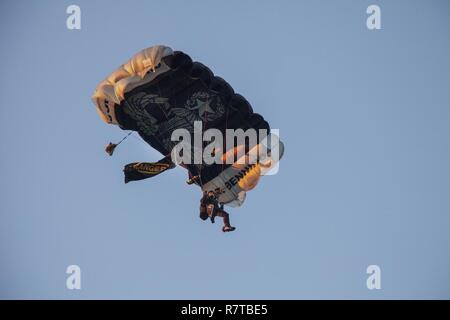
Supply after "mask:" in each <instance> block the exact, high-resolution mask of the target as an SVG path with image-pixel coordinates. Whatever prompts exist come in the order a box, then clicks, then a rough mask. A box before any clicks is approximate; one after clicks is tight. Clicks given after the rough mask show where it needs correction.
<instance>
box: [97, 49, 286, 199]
mask: <svg viewBox="0 0 450 320" xmlns="http://www.w3.org/2000/svg"><path fill="white" fill-rule="evenodd" d="M92 100H93V102H94V104H95V105H96V108H97V111H98V113H99V115H100V117H101V118H102V120H103V121H105V122H106V123H109V124H114V125H118V126H119V127H120V128H121V129H123V130H133V131H136V132H138V134H139V135H140V136H141V137H142V139H143V140H144V141H146V142H147V143H148V144H149V145H150V146H152V147H153V148H154V149H156V150H158V151H159V152H160V153H161V154H162V155H164V156H165V157H169V156H170V154H171V151H172V150H173V148H174V147H175V145H176V144H177V143H178V142H177V141H172V140H171V136H172V133H173V131H174V130H176V129H180V128H183V129H186V130H188V131H189V132H190V133H191V134H193V133H194V122H196V121H201V123H202V126H203V130H205V131H206V130H208V129H217V130H219V131H220V132H223V134H224V136H225V130H226V129H243V130H247V129H250V128H253V129H255V130H257V131H258V130H259V129H265V130H266V132H267V134H268V136H267V137H265V138H266V140H267V139H269V140H271V137H272V135H270V126H269V124H268V123H267V121H265V119H264V118H263V117H262V116H261V115H259V114H257V113H255V112H253V109H252V107H251V105H250V104H249V102H248V101H247V100H246V99H245V98H244V97H243V96H241V95H240V94H237V93H235V92H234V90H233V88H232V87H231V86H230V85H229V84H228V83H227V82H226V81H225V80H223V79H222V78H220V77H217V76H214V74H213V73H212V71H211V70H210V69H209V68H208V67H206V66H205V65H203V64H202V63H200V62H193V61H192V60H191V58H190V57H189V56H188V55H187V54H185V53H183V52H181V51H173V50H172V49H171V48H169V47H166V46H162V45H161V46H154V47H150V48H147V49H144V50H142V51H140V52H138V53H137V54H136V55H134V56H133V57H132V58H131V59H130V60H129V61H128V62H126V63H125V64H123V65H122V66H121V67H119V68H118V69H117V70H115V71H114V72H113V73H112V74H111V75H110V76H109V77H107V78H106V79H105V80H103V81H102V82H100V84H99V85H98V86H97V88H96V90H95V93H94V95H93V96H92ZM258 132H259V131H258ZM262 138H264V137H262ZM193 147H194V146H193ZM252 147H254V146H252ZM276 148H277V150H281V153H280V157H281V155H282V151H283V145H282V143H281V142H279V143H278V144H277V145H276ZM223 150H224V151H225V152H226V153H225V155H226V154H228V153H229V152H234V151H235V150H226V146H225V144H224V147H223ZM253 151H254V150H253ZM253 153H254V152H253ZM233 154H234V153H233ZM251 154H252V149H251V148H247V149H246V154H245V157H247V158H246V159H248V158H249V157H251ZM265 160H266V164H263V163H262V162H257V163H254V164H245V163H244V164H205V163H201V164H187V165H183V166H184V167H186V168H187V170H188V171H189V173H190V175H191V176H199V177H200V180H199V183H198V184H199V185H200V186H201V187H202V189H203V190H204V191H209V190H214V191H215V192H216V193H218V194H220V195H219V197H218V198H219V201H220V202H221V203H225V204H228V205H240V204H241V203H242V202H243V200H244V199H245V192H246V191H248V190H251V189H253V188H254V187H255V185H256V184H257V182H258V181H259V178H260V175H261V174H262V172H264V171H267V170H268V168H272V167H273V165H274V164H275V163H274V162H276V161H278V158H277V159H275V160H274V161H271V159H270V152H269V157H268V158H267V159H265ZM272 160H273V159H272ZM267 163H269V164H267ZM151 168H152V169H153V168H156V167H155V165H153V167H151ZM158 168H159V167H158ZM137 169H139V170H140V172H139V174H140V175H139V178H141V177H142V175H143V174H144V173H142V165H139V166H137V165H136V163H134V164H132V165H131V166H128V167H126V172H132V171H130V170H135V171H136V172H138V171H139V170H137ZM127 170H128V171H127ZM157 171H158V170H157ZM161 171H163V170H161ZM158 172H159V171H158ZM136 174H137V173H135V175H136ZM147 175H149V176H152V175H154V174H153V173H152V174H147ZM230 181H231V182H230ZM234 182H236V183H234Z"/></svg>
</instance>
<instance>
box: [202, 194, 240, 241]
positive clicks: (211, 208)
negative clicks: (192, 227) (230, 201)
mask: <svg viewBox="0 0 450 320" xmlns="http://www.w3.org/2000/svg"><path fill="white" fill-rule="evenodd" d="M216 217H221V218H223V227H222V231H223V232H231V231H234V230H236V228H235V227H233V226H231V224H230V215H229V214H228V213H227V212H226V211H225V210H224V209H223V204H222V205H219V202H218V200H217V197H216V194H215V193H214V191H208V192H207V191H205V192H204V193H203V197H202V198H201V200H200V218H201V219H202V220H206V219H208V218H210V220H211V223H214V222H215V218H216Z"/></svg>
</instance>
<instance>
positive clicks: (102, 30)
mask: <svg viewBox="0 0 450 320" xmlns="http://www.w3.org/2000/svg"><path fill="white" fill-rule="evenodd" d="M70 4H77V5H79V6H80V7H81V10H82V29H81V30H79V31H77V30H74V31H71V30H68V29H67V28H66V18H67V14H66V12H65V11H66V8H67V6H68V5H70ZM370 4H378V5H379V6H380V7H381V14H382V16H381V19H382V30H378V31H369V30H368V29H367V28H366V18H367V16H368V15H367V14H366V8H367V7H368V5H370ZM449 30H450V2H448V1H447V0H442V1H437V0H436V1H425V0H423V1H381V0H373V1H365V0H361V1H331V0H330V1H313V0H311V1H287V0H285V1H256V0H255V1H238V0H234V1H110V2H107V1H99V0H96V1H81V0H77V1H73V2H72V1H18V0H14V1H1V4H0V39H1V49H0V91H1V95H0V119H1V125H0V140H1V141H0V149H1V158H0V159H1V160H0V165H1V166H0V170H1V171H0V173H1V179H0V194H1V198H0V199H1V202H0V298H26V299H32V298H44V299H47V298H50V299H53V298H61V299H80V298H85V299H91V298H113V299H116V298H126V299H127V298H138V299H140V298H149V299H171V298H176V299H220V298H224V299H244V298H245V299H259V298H262V299H309V298H324V299H335V298H338V299H347V298H361V299H380V298H387V299H391V298H400V299H403V298H421V299H422V298H425V299H427V298H447V299H448V298H450V272H449V270H450V231H449V230H450V216H449V212H450V196H449V195H450V169H449V164H450V126H449V120H450V59H449V57H450V36H449ZM155 44H165V45H168V46H170V47H172V48H174V49H176V50H182V51H184V52H186V53H188V54H189V55H190V56H191V57H192V58H193V59H194V60H197V61H201V62H203V63H204V64H206V65H208V66H209V67H210V68H211V69H212V70H213V71H214V72H215V74H217V75H219V76H221V77H223V78H224V79H226V80H227V81H228V82H229V83H230V84H231V85H232V86H233V88H234V89H235V91H236V92H239V93H241V94H242V95H244V96H245V97H246V98H247V99H248V100H249V101H250V102H251V104H252V106H253V108H254V109H255V110H256V111H257V112H258V113H261V114H262V115H264V117H265V118H266V119H267V120H268V121H269V123H270V124H271V126H272V127H273V128H279V129H280V134H281V137H282V140H283V141H284V142H285V146H286V152H285V156H284V158H283V160H282V163H281V165H280V171H279V173H278V174H277V175H275V176H270V177H264V178H263V179H262V181H261V183H260V184H259V186H258V188H257V189H256V190H254V191H252V192H250V193H249V194H248V197H247V201H246V203H245V204H244V205H243V207H241V208H239V209H231V210H230V213H231V215H232V222H233V224H234V225H236V227H237V230H236V231H235V232H234V233H228V234H223V233H222V232H221V230H220V224H215V225H211V224H210V223H209V222H202V221H201V220H200V219H199V217H198V206H199V197H200V191H199V189H198V188H196V187H194V186H188V185H186V184H185V182H184V181H185V179H186V172H185V171H184V170H183V169H181V168H177V169H176V170H172V171H169V172H166V173H165V174H163V175H161V176H158V177H156V178H154V179H150V180H146V181H141V182H136V183H130V184H128V185H125V184H124V183H123V176H122V167H123V165H124V164H126V163H129V162H134V161H154V160H158V159H160V155H159V154H158V153H157V152H156V151H154V150H152V149H151V148H150V147H149V146H147V145H146V144H144V143H143V142H141V141H140V140H139V139H137V138H130V139H128V140H127V142H126V143H125V144H123V145H121V146H120V147H119V148H118V149H117V151H116V152H117V153H116V154H115V155H114V156H113V157H109V156H108V155H107V154H106V153H105V152H104V147H105V145H106V144H107V143H108V142H109V141H118V140H120V138H121V137H122V136H123V135H124V132H123V131H121V130H120V129H119V128H118V127H115V126H109V125H107V124H105V123H103V122H102V121H101V120H100V118H99V116H98V115H97V113H96V111H95V108H94V105H93V103H92V102H91V100H90V97H91V95H92V93H93V91H94V89H95V87H96V85H97V84H98V83H99V82H100V81H101V80H102V79H104V78H105V77H106V76H107V75H109V74H110V73H111V71H113V70H114V69H115V68H117V67H118V66H119V65H121V64H122V63H124V62H125V61H126V60H128V59H129V58H130V57H131V56H132V55H133V54H134V53H136V52H137V51H139V50H141V49H143V48H145V47H149V46H152V45H155ZM71 264H76V265H79V266H80V267H81V271H82V289H81V290H79V291H77V290H72V291H71V290H68V289H66V277H67V275H66V273H65V271H66V268H67V266H69V265H71ZM371 264H376V265H379V266H380V267H381V272H382V274H381V275H382V289H381V290H368V289H367V287H366V278H367V276H368V275H367V274H366V268H367V266H368V265H371Z"/></svg>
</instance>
